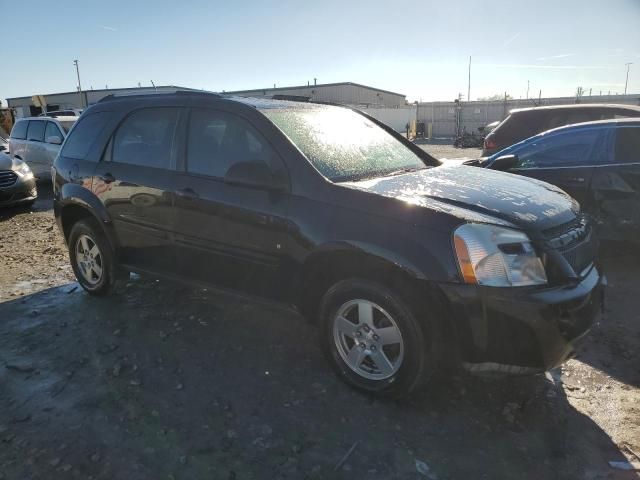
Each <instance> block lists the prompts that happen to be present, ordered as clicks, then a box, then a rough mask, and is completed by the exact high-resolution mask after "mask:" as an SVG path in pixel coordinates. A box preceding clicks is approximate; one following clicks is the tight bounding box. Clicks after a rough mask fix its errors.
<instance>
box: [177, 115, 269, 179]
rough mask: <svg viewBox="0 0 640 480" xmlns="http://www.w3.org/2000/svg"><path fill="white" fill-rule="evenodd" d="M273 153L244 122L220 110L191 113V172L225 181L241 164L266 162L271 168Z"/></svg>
mask: <svg viewBox="0 0 640 480" xmlns="http://www.w3.org/2000/svg"><path fill="white" fill-rule="evenodd" d="M273 155H274V154H273V150H272V149H271V146H270V145H269V144H268V143H267V142H266V140H265V139H264V138H263V137H262V135H260V134H259V133H258V132H257V131H256V129H255V128H254V127H253V126H251V124H249V122H247V121H246V120H244V119H243V118H240V117H238V116H236V115H233V114H230V113H226V112H220V111H216V110H206V109H197V110H193V111H192V112H191V117H190V120H189V134H188V137H187V171H188V172H189V173H195V174H199V175H207V176H211V177H224V175H225V174H226V173H227V170H229V167H230V166H231V165H233V164H234V163H238V162H264V163H266V164H267V165H269V166H272V165H271V162H272V160H273Z"/></svg>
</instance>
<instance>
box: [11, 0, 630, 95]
mask: <svg viewBox="0 0 640 480" xmlns="http://www.w3.org/2000/svg"><path fill="white" fill-rule="evenodd" d="M409 7H411V8H409ZM0 11H2V12H3V20H4V21H5V22H4V24H5V33H8V35H5V36H4V39H5V41H4V45H5V47H6V48H5V49H3V53H4V54H3V56H2V58H3V64H4V67H5V68H4V69H3V75H2V80H1V81H0V97H2V98H7V97H13V96H22V95H32V94H35V93H52V92H59V91H72V90H75V88H76V76H75V69H74V66H73V60H74V59H75V58H77V59H78V60H79V62H80V74H81V80H82V86H83V88H85V89H88V88H90V87H91V86H92V87H93V88H94V89H98V88H104V87H105V85H108V86H109V87H129V86H135V85H137V84H138V82H140V83H141V84H142V85H143V86H150V81H151V80H153V81H154V82H155V84H156V85H167V84H172V85H182V86H188V87H194V88H203V89H207V90H215V91H219V90H236V89H245V88H259V87H265V86H273V84H274V83H275V84H276V85H277V86H287V85H302V84H306V83H307V81H311V82H313V78H314V77H317V79H318V82H319V83H328V82H340V81H352V82H358V83H363V84H367V85H372V86H377V87H380V88H384V89H387V90H392V91H397V92H401V93H404V94H406V95H407V96H408V99H409V100H410V101H413V100H420V99H422V100H425V101H427V100H451V99H453V98H455V97H456V96H457V94H458V93H463V94H464V95H465V96H466V92H467V62H468V57H469V55H472V57H473V60H472V73H471V75H472V79H471V98H472V99H476V98H477V97H481V96H487V95H492V94H497V93H503V92H505V91H507V92H508V93H509V94H511V95H512V96H514V97H515V98H518V97H523V98H524V97H525V96H526V90H527V80H529V82H530V96H537V95H538V91H539V90H540V89H541V90H542V95H543V96H561V95H573V94H574V93H575V91H576V88H577V87H578V86H582V87H583V88H585V89H586V91H587V92H588V91H589V89H592V91H593V93H594V94H595V93H599V92H600V91H601V90H602V91H603V93H606V92H608V91H611V92H619V93H622V91H623V90H624V81H625V72H626V67H625V65H624V64H625V63H626V62H634V65H632V66H631V73H630V77H629V88H628V90H629V92H633V93H640V28H638V27H639V26H640V0H608V1H607V2H596V1H585V0H582V1H574V0H536V1H520V0H511V1H507V0H495V1H472V0H454V1H445V0H440V1H426V0H423V1H421V2H384V1H378V0H367V1H366V2H365V1H359V2H350V1H348V0H343V1H334V0H323V1H314V2H306V1H282V2H263V1H255V0H246V1H243V2H238V1H225V2H219V1H196V0H194V1H183V2H176V1H170V2H169V1H165V0H154V1H153V2H142V1H133V0H128V1H122V0H110V1H108V2H107V1H101V2H98V1H93V0H85V1H75V0H63V1H59V2H53V3H52V2H50V1H49V2H43V1H42V2H41V1H39V0H29V1H22V2H18V1H16V0H10V1H9V0H0Z"/></svg>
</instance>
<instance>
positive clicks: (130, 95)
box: [97, 90, 222, 103]
mask: <svg viewBox="0 0 640 480" xmlns="http://www.w3.org/2000/svg"><path fill="white" fill-rule="evenodd" d="M154 95H181V96H182V95H198V96H206V97H217V98H221V97H222V95H220V94H219V93H216V92H209V91H205V90H163V91H161V92H157V91H153V92H144V93H139V92H127V93H112V94H111V95H107V96H106V97H103V98H101V99H100V100H99V101H98V102H97V103H102V102H108V101H111V100H117V99H119V98H135V97H150V96H154Z"/></svg>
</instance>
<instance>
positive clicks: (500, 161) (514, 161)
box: [489, 155, 520, 172]
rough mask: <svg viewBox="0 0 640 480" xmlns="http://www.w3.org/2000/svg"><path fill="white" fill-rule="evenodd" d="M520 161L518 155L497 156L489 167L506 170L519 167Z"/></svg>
mask: <svg viewBox="0 0 640 480" xmlns="http://www.w3.org/2000/svg"><path fill="white" fill-rule="evenodd" d="M519 163H520V159H519V158H518V155H502V156H500V157H498V158H496V159H495V160H494V161H493V163H492V164H491V166H490V167H489V168H491V169H492V170H500V171H502V172H506V171H507V170H511V169H512V168H515V167H517V166H518V164H519Z"/></svg>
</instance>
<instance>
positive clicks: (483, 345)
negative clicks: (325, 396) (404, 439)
mask: <svg viewBox="0 0 640 480" xmlns="http://www.w3.org/2000/svg"><path fill="white" fill-rule="evenodd" d="M53 173H54V195H55V198H54V208H55V216H56V219H57V222H58V225H59V227H60V229H61V231H62V232H63V234H64V238H65V239H66V242H67V244H68V246H69V255H70V260H71V265H72V267H73V270H74V272H75V275H76V277H77V279H78V281H79V283H80V284H81V285H82V287H83V288H84V289H85V290H87V291H88V292H89V293H92V294H103V293H106V292H107V291H109V290H110V289H111V288H112V287H113V285H114V283H115V282H116V281H117V280H119V279H122V278H127V277H128V273H129V272H139V273H150V274H154V275H163V276H166V277H170V278H174V279H181V280H184V281H187V282H195V283H203V282H204V283H206V284H211V285H215V286H217V287H220V288H223V289H233V290H240V291H242V292H244V293H246V294H251V295H257V296H261V297H267V298H269V299H274V300H277V301H280V302H285V303H287V304H293V305H295V306H296V307H297V308H298V310H299V311H301V312H302V313H303V314H304V315H305V316H307V317H308V318H310V319H312V320H313V321H315V322H317V323H318V325H319V326H320V328H321V335H320V339H321V341H322V344H323V348H324V349H325V352H326V353H327V357H328V358H329V360H330V362H331V364H332V366H333V367H334V369H335V370H336V371H337V373H338V374H339V375H340V377H341V378H343V379H345V380H346V381H347V382H349V383H350V384H351V385H354V386H356V387H358V388H360V389H364V390H367V391H371V392H376V393H380V394H388V395H394V396H396V395H402V394H407V393H408V392H411V391H412V390H414V389H415V388H416V387H417V386H419V385H421V384H423V383H424V382H426V381H427V380H428V379H429V378H431V377H432V376H433V375H434V374H435V373H437V372H439V371H440V370H441V369H442V368H443V366H445V365H446V364H455V365H459V366H460V365H461V366H463V367H464V368H466V369H467V370H470V371H477V372H486V371H494V372H496V371H497V372H503V373H535V372H541V371H544V370H546V369H549V368H552V367H555V366H557V365H559V364H560V363H562V362H564V361H565V360H567V359H568V358H570V357H571V356H572V355H573V354H574V343H575V341H576V340H577V339H578V338H580V337H581V336H583V335H584V334H585V333H586V332H587V330H588V329H589V327H590V325H591V324H592V322H593V321H594V318H595V316H596V315H597V313H598V312H599V309H600V304H601V296H602V287H601V285H602V277H601V273H600V271H599V267H598V266H597V264H596V260H595V253H596V250H597V243H596V240H595V238H594V235H593V233H592V231H591V226H590V224H589V223H588V221H587V220H586V219H585V218H584V217H583V215H582V213H581V212H580V209H579V206H578V204H577V203H576V202H575V201H574V200H573V199H571V198H570V197H569V196H568V195H566V194H565V193H564V192H562V191H561V190H559V189H558V188H556V187H553V186H551V185H549V184H546V183H543V182H538V181H533V180H530V179H526V178H523V177H518V176H516V175H510V174H506V173H503V172H496V171H491V170H485V169H480V168H473V167H445V166H441V165H440V164H439V162H438V161H437V160H435V159H433V158H432V157H430V156H429V155H428V154H426V153H425V152H424V151H422V150H421V149H420V148H418V147H416V146H415V145H413V144H411V143H410V142H408V141H407V140H405V139H404V138H403V137H402V136H401V135H398V134H397V133H395V132H394V131H393V130H391V129H390V128H388V127H386V126H385V125H384V124H381V123H380V122H378V121H377V120H375V119H373V118H370V117H368V116H367V115H365V114H362V113H360V112H358V111H355V110H352V109H349V108H344V107H338V106H331V105H320V104H312V103H296V102H289V101H276V100H265V99H262V100H259V99H246V98H234V97H225V96H220V95H217V94H209V93H204V92H176V93H172V94H152V95H138V96H129V97H126V96H123V97H109V98H107V99H105V100H103V101H101V102H100V103H98V104H96V105H94V106H92V107H91V108H89V109H88V110H86V111H85V112H84V113H83V115H82V117H81V119H80V120H79V122H78V123H77V124H76V125H75V126H74V128H73V130H72V131H71V133H70V135H69V137H68V138H67V139H66V141H65V143H64V145H63V148H62V150H61V153H60V155H59V157H58V158H57V159H56V161H55V165H54V172H53Z"/></svg>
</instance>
